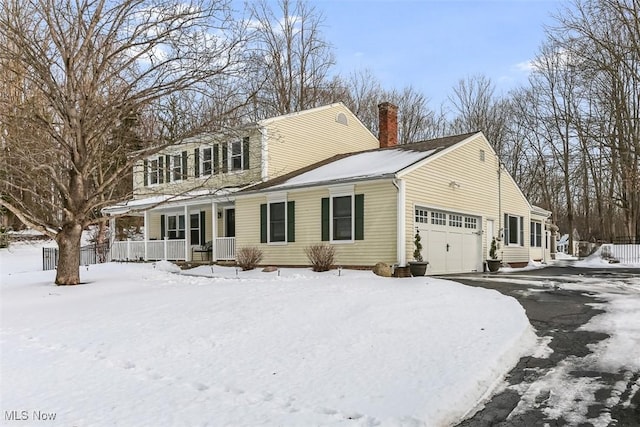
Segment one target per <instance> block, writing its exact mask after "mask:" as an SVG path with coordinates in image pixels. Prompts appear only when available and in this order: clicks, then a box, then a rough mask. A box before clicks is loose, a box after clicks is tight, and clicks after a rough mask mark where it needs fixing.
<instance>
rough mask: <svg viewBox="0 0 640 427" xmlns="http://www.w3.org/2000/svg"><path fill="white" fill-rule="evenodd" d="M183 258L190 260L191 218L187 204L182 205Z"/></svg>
mask: <svg viewBox="0 0 640 427" xmlns="http://www.w3.org/2000/svg"><path fill="white" fill-rule="evenodd" d="M184 260H185V261H191V218H189V206H187V205H184Z"/></svg>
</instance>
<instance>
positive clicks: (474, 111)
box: [449, 74, 509, 159]
mask: <svg viewBox="0 0 640 427" xmlns="http://www.w3.org/2000/svg"><path fill="white" fill-rule="evenodd" d="M449 101H450V102H451V104H452V105H453V107H454V111H455V112H456V113H457V116H456V117H455V119H454V120H453V121H452V123H451V128H452V130H454V131H456V132H473V131H482V132H483V133H484V134H485V135H486V137H487V139H488V140H489V142H490V143H491V144H493V146H494V148H495V149H496V152H497V153H498V156H500V158H501V159H502V158H503V157H504V151H505V149H504V145H505V140H506V134H507V123H508V112H509V108H508V101H507V100H506V99H502V98H499V97H497V96H496V95H495V86H494V84H493V82H492V81H491V79H490V78H488V77H486V76H484V75H482V74H480V75H475V76H470V77H467V78H466V79H461V80H460V81H459V82H458V85H457V86H455V87H454V88H453V95H452V96H450V97H449Z"/></svg>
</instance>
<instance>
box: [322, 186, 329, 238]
mask: <svg viewBox="0 0 640 427" xmlns="http://www.w3.org/2000/svg"><path fill="white" fill-rule="evenodd" d="M322 241H323V242H327V241H329V198H328V197H323V198H322Z"/></svg>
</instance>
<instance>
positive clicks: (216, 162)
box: [213, 144, 220, 175]
mask: <svg viewBox="0 0 640 427" xmlns="http://www.w3.org/2000/svg"><path fill="white" fill-rule="evenodd" d="M219 173H220V145H219V144H213V174H214V175H217V174H219Z"/></svg>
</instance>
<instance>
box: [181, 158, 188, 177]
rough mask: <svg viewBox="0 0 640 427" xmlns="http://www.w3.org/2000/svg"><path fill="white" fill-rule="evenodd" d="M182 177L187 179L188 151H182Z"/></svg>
mask: <svg viewBox="0 0 640 427" xmlns="http://www.w3.org/2000/svg"><path fill="white" fill-rule="evenodd" d="M181 176H182V179H187V152H186V151H183V152H182V174H181Z"/></svg>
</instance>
